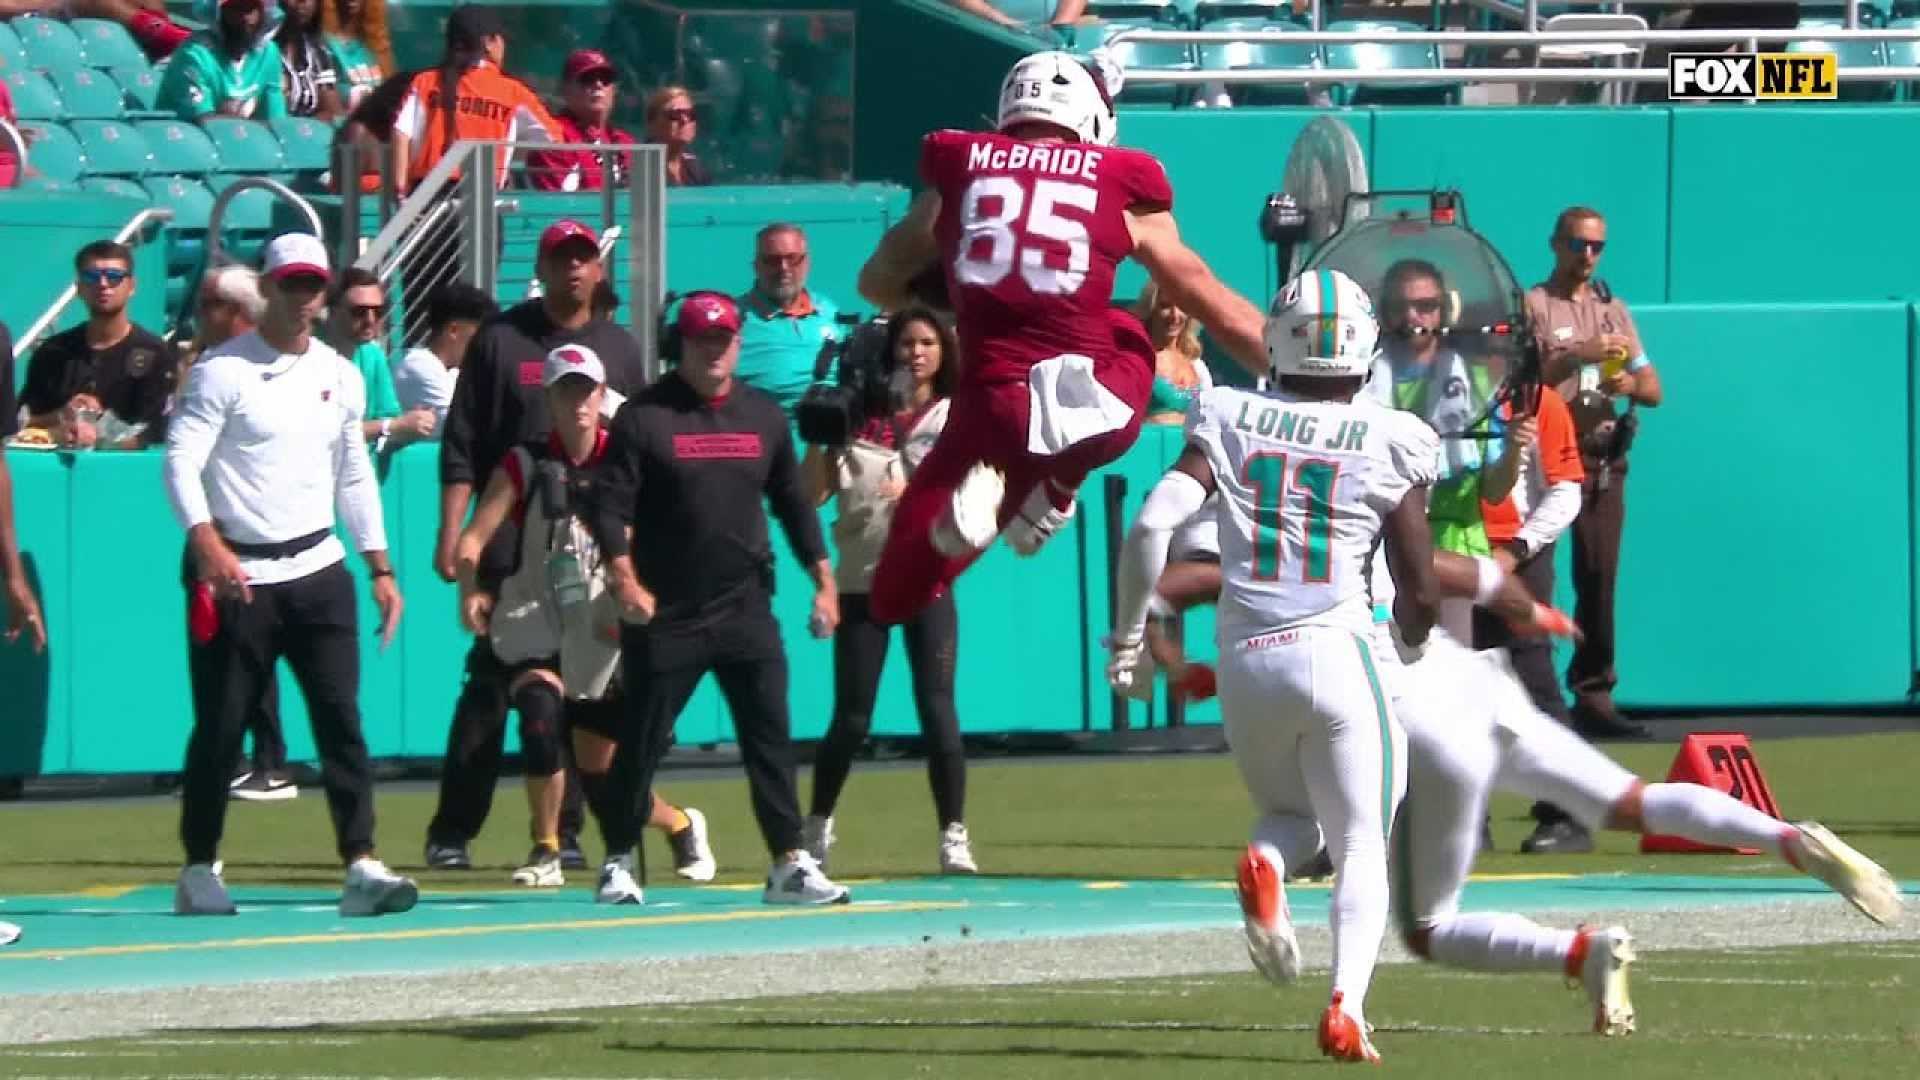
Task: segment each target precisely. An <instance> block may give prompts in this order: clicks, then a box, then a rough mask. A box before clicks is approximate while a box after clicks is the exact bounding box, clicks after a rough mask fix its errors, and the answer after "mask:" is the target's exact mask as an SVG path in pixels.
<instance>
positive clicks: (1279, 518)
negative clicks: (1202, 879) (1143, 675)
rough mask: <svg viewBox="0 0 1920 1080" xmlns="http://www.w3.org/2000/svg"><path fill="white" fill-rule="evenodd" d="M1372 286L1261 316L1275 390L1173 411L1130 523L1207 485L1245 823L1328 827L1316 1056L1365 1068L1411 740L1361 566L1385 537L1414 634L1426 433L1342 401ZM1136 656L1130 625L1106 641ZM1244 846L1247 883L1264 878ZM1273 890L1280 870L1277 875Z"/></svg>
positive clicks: (1149, 568)
mask: <svg viewBox="0 0 1920 1080" xmlns="http://www.w3.org/2000/svg"><path fill="white" fill-rule="evenodd" d="M1378 333H1379V330H1378V327H1377V325H1376V324H1375V322H1374V316H1373V305H1372V302H1371V301H1370V300H1369V299H1368V297H1367V294H1366V292H1365V291H1364V290H1362V289H1361V288H1360V287H1359V286H1358V285H1356V284H1354V282H1353V280H1352V279H1350V278H1348V277H1347V276H1346V275H1344V274H1341V273H1339V272H1337V271H1331V270H1316V271H1309V272H1307V273H1305V274H1302V275H1301V276H1299V277H1297V278H1295V279H1294V280H1292V281H1290V282H1288V283H1287V285H1286V286H1285V287H1284V288H1282V289H1281V291H1280V293H1279V295H1278V296H1277V297H1276V298H1275V299H1274V302H1273V305H1272V307H1271V308H1270V309H1269V311H1268V317H1267V325H1266V334H1265V336H1266V345H1267V353H1268V358H1269V360H1270V361H1271V363H1272V370H1273V374H1274V377H1275V382H1276V387H1275V389H1273V390H1271V391H1267V392H1260V391H1250V390H1240V389H1236V388H1232V387H1218V388H1215V389H1213V390H1210V391H1208V392H1206V393H1205V394H1202V395H1201V396H1200V398H1199V400H1198V401H1197V402H1196V403H1195V404H1194V407H1193V411H1192V413H1191V414H1190V415H1189V417H1188V420H1187V448H1186V450H1185V451H1184V452H1183V453H1182V454H1181V455H1180V458H1179V460H1178V461H1176V462H1175V463H1174V465H1173V468H1172V469H1170V470H1169V471H1168V472H1167V474H1166V476H1165V477H1163V478H1162V479H1161V480H1160V482H1159V483H1158V484H1157V485H1156V486H1155V487H1154V490H1153V492H1152V494H1151V495H1149V496H1148V497H1147V500H1146V505H1145V506H1144V507H1143V508H1142V509H1141V512H1140V513H1141V518H1142V520H1147V521H1154V522H1160V523H1163V524H1164V526H1165V527H1166V528H1169V529H1170V528H1172V527H1174V526H1177V525H1179V524H1180V523H1182V522H1184V521H1186V520H1187V519H1188V518H1189V517H1191V516H1192V515H1193V513H1194V512H1195V511H1196V510H1197V509H1199V507H1200V506H1201V505H1202V504H1203V503H1205V502H1206V500H1207V499H1208V497H1209V496H1211V495H1212V494H1213V493H1214V492H1216V491H1218V492H1219V494H1220V499H1219V504H1218V506H1219V509H1218V511H1217V513H1218V518H1219V526H1220V527H1219V534H1220V548H1221V551H1220V569H1221V575H1222V579H1223V583H1224V584H1223V588H1222V591H1221V597H1220V614H1219V634H1220V642H1221V654H1222V659H1221V665H1220V677H1219V689H1220V704H1221V713H1222V717H1223V720H1224V723H1225V726H1226V733H1227V740H1228V742H1229V744H1230V745H1231V746H1232V747H1233V752H1234V758H1235V760H1236V761H1237V762H1238V763H1239V766H1240V774H1241V777H1242V779H1243V780H1244V781H1245V782H1246V785H1247V789H1248V791H1249V792H1250V793H1251V794H1252V796H1253V799H1254V802H1255V803H1256V804H1257V805H1258V808H1259V810H1260V812H1261V814H1262V817H1261V818H1260V820H1259V822H1258V824H1257V826H1256V827H1255V830H1254V834H1255V837H1256V839H1257V840H1258V841H1260V842H1262V843H1266V844H1270V845H1272V846H1273V847H1274V848H1275V849H1276V850H1279V851H1282V852H1286V853H1287V856H1285V857H1293V858H1297V859H1299V860H1302V861H1304V860H1305V859H1307V858H1309V857H1311V856H1312V855H1313V854H1314V853H1315V852H1316V851H1318V850H1319V847H1320V840H1321V833H1322V828H1323V827H1324V829H1325V835H1326V840H1327V849H1328V852H1329V854H1330V855H1331V856H1332V858H1333V864H1334V867H1335V869H1336V871H1337V873H1338V875H1339V876H1338V878H1337V880H1336V882H1335V884H1334V889H1333V909H1332V916H1331V921H1332V928H1333V938H1334V946H1333V951H1334V959H1333V994H1332V999H1331V1001H1330V1003H1329V1004H1328V1006H1327V1009H1326V1011H1325V1012H1324V1013H1323V1014H1322V1016H1321V1019H1320V1027H1319V1043H1320V1049H1321V1051H1322V1052H1323V1053H1325V1054H1327V1055H1328V1056H1331V1057H1334V1058H1337V1059H1340V1060H1346V1061H1378V1060H1379V1055H1378V1054H1377V1053H1376V1052H1375V1051H1374V1048H1373V1046H1372V1044H1371V1042H1370V1041H1369V1040H1368V1038H1367V1027H1366V1020H1365V1012H1364V1007H1365V1002H1366V994H1367V988H1368V985H1369V983H1370V982H1371V981H1372V978H1373V969H1374V965H1375V963H1376V962H1377V961H1378V959H1379V952H1380V942H1381V939H1382V937H1384V936H1385V933H1386V927H1387V917H1388V907H1389V905H1388V899H1387V836H1388V834H1389V832H1390V831H1391V830H1392V828H1393V815H1394V811H1395V810H1396V809H1397V808H1398V806H1399V803H1400V798H1401V796H1402V794H1403V793H1404V792H1405V790H1406V737H1405V735H1404V734H1403V733H1402V732H1401V730H1400V725H1399V723H1398V722H1397V721H1396V720H1395V719H1394V716H1393V711H1392V709H1391V707H1390V706H1389V705H1388V702H1387V695H1386V692H1385V690H1384V689H1383V688H1382V686H1381V683H1380V680H1379V677H1378V674H1377V672H1378V668H1379V665H1378V662H1377V660H1376V658H1375V655H1374V654H1375V651H1376V648H1377V646H1376V645H1375V643H1374V640H1373V637H1372V632H1371V631H1372V612H1373V602H1372V600H1370V599H1369V597H1368V595H1367V580H1366V568H1367V565H1368V564H1369V562H1370V561H1371V560H1372V559H1373V556H1374V553H1375V551H1376V550H1377V549H1378V548H1379V547H1380V546H1381V545H1382V543H1383V542H1384V544H1385V546H1386V550H1387V558H1388V559H1389V560H1390V561H1391V562H1392V563H1393V565H1394V568H1395V569H1396V571H1397V572H1398V573H1399V575H1400V581H1401V583H1402V586H1403V588H1402V590H1401V592H1400V596H1399V599H1398V603H1397V610H1396V611H1395V616H1396V618H1397V620H1398V621H1399V624H1400V626H1401V627H1402V631H1403V633H1404V634H1405V635H1406V637H1407V638H1408V639H1409V640H1410V641H1413V642H1418V641H1420V640H1422V639H1423V638H1424V637H1425V636H1426V632H1427V628H1428V627H1430V626H1431V625H1432V622H1433V618H1434V604H1433V591H1432V589H1431V588H1430V587H1429V584H1428V579H1429V578H1430V577H1431V570H1432V564H1433V551H1432V541H1431V539H1430V533H1429V530H1428V527H1427V521H1426V513H1427V500H1426V493H1427V488H1428V487H1429V486H1430V485H1431V484H1432V483H1433V480H1434V476H1435V473H1436V471H1437V469H1438V467H1439V440H1438V438H1437V436H1435V435H1434V432H1433V429H1432V428H1430V427H1428V426H1427V425H1426V423H1425V422H1423V421H1422V420H1420V419H1419V418H1418V417H1416V416H1413V415H1411V414H1409V413H1403V412H1396V411H1393V410H1390V409H1385V408H1382V407H1380V406H1379V405H1378V404H1376V403H1373V402H1370V401H1366V400H1359V401H1356V400H1355V399H1354V398H1355V395H1356V394H1357V393H1359V391H1360V388H1361V386H1362V385H1363V384H1364V383H1365V381H1366V376H1367V374H1368V372H1369V371H1370V370H1371V368H1372V365H1373V360H1374V355H1375V343H1376V339H1377V337H1378ZM1165 562H1166V547H1165V546H1164V545H1162V546H1161V547H1160V548H1159V549H1158V552H1157V562H1154V563H1148V562H1145V561H1139V560H1135V561H1129V562H1127V563H1126V564H1125V565H1124V568H1123V571H1122V577H1121V585H1120V610H1121V611H1133V610H1134V609H1135V608H1138V615H1139V617H1138V618H1134V617H1127V618H1123V619H1120V620H1117V624H1118V625H1120V626H1123V627H1135V626H1138V625H1140V624H1142V623H1144V616H1145V613H1146V605H1147V601H1148V598H1149V596H1150V594H1151V593H1152V591H1153V584H1154V582H1155V581H1157V580H1158V578H1159V575H1160V572H1161V569H1162V567H1163V566H1164V565H1165ZM1111 644H1112V648H1113V650H1114V654H1115V655H1114V661H1115V663H1116V664H1117V665H1120V666H1123V667H1130V666H1131V665H1132V664H1133V662H1134V661H1135V660H1136V659H1137V657H1138V655H1139V653H1140V650H1141V647H1142V642H1141V638H1140V636H1139V635H1138V634H1133V635H1131V636H1121V637H1117V638H1116V639H1114V641H1113V642H1112V643H1111ZM1274 872H1275V868H1274V867H1273V866H1272V865H1270V864H1266V863H1256V860H1255V857H1254V856H1253V855H1252V854H1251V852H1250V853H1249V855H1248V859H1247V861H1246V863H1245V864H1244V865H1243V867H1242V874H1243V877H1244V876H1246V875H1247V874H1251V873H1274ZM1274 884H1275V885H1276V888H1277V881H1276V882H1275V883H1274Z"/></svg>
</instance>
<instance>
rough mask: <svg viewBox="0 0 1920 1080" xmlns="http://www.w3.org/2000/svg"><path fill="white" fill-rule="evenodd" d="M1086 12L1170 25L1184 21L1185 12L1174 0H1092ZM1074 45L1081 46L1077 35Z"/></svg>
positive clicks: (1097, 15)
mask: <svg viewBox="0 0 1920 1080" xmlns="http://www.w3.org/2000/svg"><path fill="white" fill-rule="evenodd" d="M1087 14H1089V15H1092V16H1095V17H1096V18H1101V19H1125V20H1129V21H1134V22H1156V23H1162V24H1171V25H1179V24H1180V23H1182V22H1185V21H1186V12H1185V11H1183V10H1182V8H1181V5H1180V4H1178V3H1176V2H1175V0H1094V2H1093V3H1090V4H1088V5H1087ZM1074 47H1075V48H1081V47H1082V46H1081V44H1080V39H1079V37H1078V36H1076V37H1075V38H1074Z"/></svg>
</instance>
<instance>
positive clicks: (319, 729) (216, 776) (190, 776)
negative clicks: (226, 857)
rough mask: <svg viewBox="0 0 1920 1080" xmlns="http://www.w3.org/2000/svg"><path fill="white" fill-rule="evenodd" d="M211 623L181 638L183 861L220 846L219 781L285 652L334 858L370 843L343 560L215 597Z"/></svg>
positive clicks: (354, 627) (222, 786) (226, 776)
mask: <svg viewBox="0 0 1920 1080" xmlns="http://www.w3.org/2000/svg"><path fill="white" fill-rule="evenodd" d="M218 606H219V613H220V628H219V631H218V632H217V633H216V634H215V635H214V637H213V639H212V640H211V641H209V642H207V643H206V644H205V645H192V644H189V645H188V646H187V667H188V673H189V676H190V678H191V680H192V684H193V734H192V736H191V737H190V738H189V739H188V741H187V764H186V781H185V788H184V790H183V791H182V793H181V807H180V840H181V843H182V844H183V845H184V846H185V847H186V851H187V861H188V862H189V863H203V862H212V861H214V859H215V858H216V857H217V856H218V855H219V850H220V835H221V832H222V830H223V829H224V827H225V825H226V818H227V784H228V781H230V780H231V779H232V776H233V774H232V771H231V770H232V766H233V762H234V760H235V759H236V757H237V756H238V755H239V753H240V743H241V739H242V737H243V736H244V734H245V732H246V727H247V722H248V720H249V719H250V718H251V717H252V715H253V712H254V710H255V709H256V708H257V707H258V706H259V704H260V694H261V687H262V685H263V684H265V683H266V682H267V681H268V680H270V679H272V678H273V667H274V664H275V662H276V661H278V660H279V659H281V658H282V657H284V658H285V659H286V661H287V664H288V666H289V667H291V668H292V669H293V677H294V679H295V681H296V682H298V683H299V685H300V692H301V694H302V695H303V696H304V697H305V698H306V701H307V714H308V716H309V717H310V718H311V719H312V722H313V742H314V746H315V748H316V749H317V750H318V751H319V755H320V782H321V784H322V785H323V786H324V787H325V788H326V791H327V807H328V809H329V810H330V811H331V812H332V814H333V830H334V837H335V839H336V840H337V842H338V844H339V851H340V855H341V857H342V858H343V859H351V858H354V857H357V856H360V855H365V854H368V853H370V852H371V851H372V850H373V778H372V772H371V769H370V767H369V765H368V762H367V742H366V738H365V737H364V736H363V735H362V733H361V730H360V637H359V632H358V627H359V618H358V614H357V611H356V604H355V597H354V591H353V578H352V577H351V576H350V575H349V574H348V573H347V568H346V566H345V564H343V563H335V564H334V565H332V566H329V567H327V568H326V569H325V570H321V571H319V572H317V573H314V574H310V575H308V576H307V577H304V578H300V579H299V580H297V581H289V582H285V583H283V584H278V585H255V586H254V587H253V600H252V602H251V603H243V602H241V601H240V600H239V599H237V598H228V599H224V600H221V601H219V605H218Z"/></svg>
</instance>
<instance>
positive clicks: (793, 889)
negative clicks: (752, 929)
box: [761, 851, 853, 905]
mask: <svg viewBox="0 0 1920 1080" xmlns="http://www.w3.org/2000/svg"><path fill="white" fill-rule="evenodd" d="M761 899H762V900H765V901H766V902H767V903H769V904H809V905H813V904H845V903H849V902H851V901H852V899H853V895H852V894H851V893H849V892H848V891H847V888H846V886H844V885H836V884H834V883H833V882H832V881H830V880H828V878H827V875H825V874H823V873H821V872H820V864H819V863H817V862H815V861H814V858H813V856H812V855H809V854H807V853H806V852H804V851H802V852H799V853H797V854H795V855H794V856H793V859H792V861H785V860H783V861H780V862H776V863H774V864H773V869H772V870H770V871H768V872H767V890H766V892H765V893H763V894H761Z"/></svg>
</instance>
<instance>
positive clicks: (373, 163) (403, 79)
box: [327, 71, 420, 192]
mask: <svg viewBox="0 0 1920 1080" xmlns="http://www.w3.org/2000/svg"><path fill="white" fill-rule="evenodd" d="M419 74H420V73H419V72H417V71H403V72H401V73H399V74H398V75H389V76H387V77H386V78H385V79H383V80H381V83H380V85H378V86H376V87H374V88H373V90H372V92H371V93H368V94H365V95H363V96H362V97H361V98H360V102H359V104H357V105H355V106H354V107H353V111H352V112H351V113H348V114H347V121H346V123H344V124H341V125H340V129H339V130H338V131H335V132H334V133H333V154H334V157H333V160H334V168H336V169H338V168H340V167H341V164H340V149H341V147H344V146H352V147H354V148H355V149H356V150H358V151H359V155H360V159H359V165H358V168H359V172H360V190H361V191H364V192H375V191H379V190H380V178H381V174H382V172H383V169H384V166H385V164H386V163H387V161H388V156H387V144H388V143H390V142H391V141H392V140H393V125H394V123H395V121H397V120H399V118H400V106H401V105H403V104H405V103H406V100H407V95H408V94H409V93H411V92H412V90H413V80H414V77H415V76H417V75H419ZM327 181H328V184H327V186H328V189H329V190H332V191H339V190H340V178H339V177H337V176H333V175H332V174H331V173H329V174H328V177H327Z"/></svg>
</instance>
